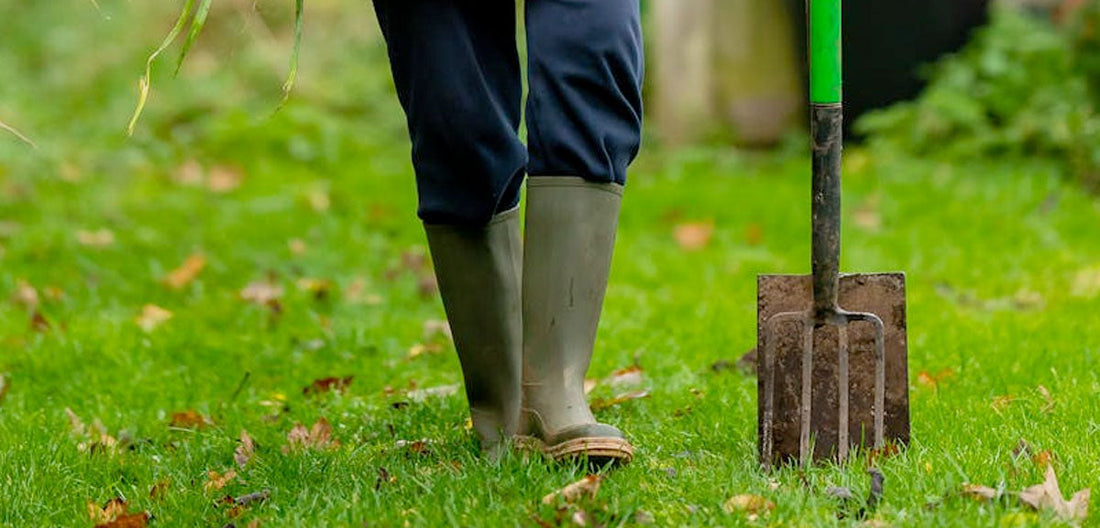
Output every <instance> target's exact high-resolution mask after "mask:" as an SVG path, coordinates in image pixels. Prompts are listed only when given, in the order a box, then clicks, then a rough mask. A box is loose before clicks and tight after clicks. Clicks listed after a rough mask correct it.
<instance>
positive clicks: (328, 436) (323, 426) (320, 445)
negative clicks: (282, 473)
mask: <svg viewBox="0 0 1100 528" xmlns="http://www.w3.org/2000/svg"><path fill="white" fill-rule="evenodd" d="M286 442H287V443H286V445H285V446H283V453H290V452H292V451H301V450H306V449H313V450H316V451H325V450H331V449H336V448H338V447H340V442H339V441H336V440H333V439H332V426H331V425H329V423H328V420H326V419H324V417H322V418H321V419H319V420H317V422H316V423H314V424H313V427H311V428H309V429H306V426H304V425H302V424H301V423H296V424H294V427H293V428H292V429H291V430H290V432H289V433H287V435H286Z"/></svg>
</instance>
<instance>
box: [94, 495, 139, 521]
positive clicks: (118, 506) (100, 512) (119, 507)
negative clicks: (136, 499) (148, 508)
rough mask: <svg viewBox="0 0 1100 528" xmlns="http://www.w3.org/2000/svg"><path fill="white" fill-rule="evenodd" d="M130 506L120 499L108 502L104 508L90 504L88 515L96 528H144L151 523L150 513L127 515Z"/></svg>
mask: <svg viewBox="0 0 1100 528" xmlns="http://www.w3.org/2000/svg"><path fill="white" fill-rule="evenodd" d="M127 508H128V505H127V504H126V501H124V500H122V499H120V498H117V497H116V498H114V499H111V500H109V501H107V503H106V504H104V505H103V506H102V507H100V506H97V505H96V504H95V503H93V502H90V501H89V502H88V515H89V516H90V517H91V519H92V522H94V523H95V528H144V527H145V526H146V525H148V523H149V518H150V515H149V512H141V513H127Z"/></svg>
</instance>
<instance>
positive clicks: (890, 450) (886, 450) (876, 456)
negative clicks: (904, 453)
mask: <svg viewBox="0 0 1100 528" xmlns="http://www.w3.org/2000/svg"><path fill="white" fill-rule="evenodd" d="M900 452H901V451H900V449H899V448H898V445H897V444H895V443H893V442H888V443H886V444H885V445H883V446H882V447H880V448H877V449H872V450H871V452H870V453H869V454H868V455H867V465H868V466H870V467H875V466H876V463H877V462H878V461H879V460H882V459H887V458H890V457H893V456H897V454H898V453H900Z"/></svg>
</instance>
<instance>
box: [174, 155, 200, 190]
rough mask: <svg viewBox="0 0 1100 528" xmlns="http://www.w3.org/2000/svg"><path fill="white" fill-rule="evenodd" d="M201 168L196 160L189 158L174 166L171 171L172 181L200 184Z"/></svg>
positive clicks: (186, 184)
mask: <svg viewBox="0 0 1100 528" xmlns="http://www.w3.org/2000/svg"><path fill="white" fill-rule="evenodd" d="M202 180H203V168H202V164H200V163H199V162H198V161H196V160H193V159H190V160H187V161H185V162H184V163H183V165H180V166H179V167H178V168H176V170H175V172H173V173H172V181H174V182H176V183H178V184H180V185H184V186H189V187H193V186H198V185H202Z"/></svg>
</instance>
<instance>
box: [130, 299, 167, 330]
mask: <svg viewBox="0 0 1100 528" xmlns="http://www.w3.org/2000/svg"><path fill="white" fill-rule="evenodd" d="M171 318H172V312H170V311H168V310H165V309H164V308H161V307H159V306H157V305H155V304H146V305H145V306H144V307H143V308H142V309H141V314H139V315H138V316H137V317H135V318H134V322H135V323H137V325H138V326H139V327H140V328H141V329H142V330H144V331H145V332H152V331H153V330H154V329H156V328H157V327H158V326H160V325H162V324H164V323H166V322H168V320H169V319H171Z"/></svg>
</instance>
